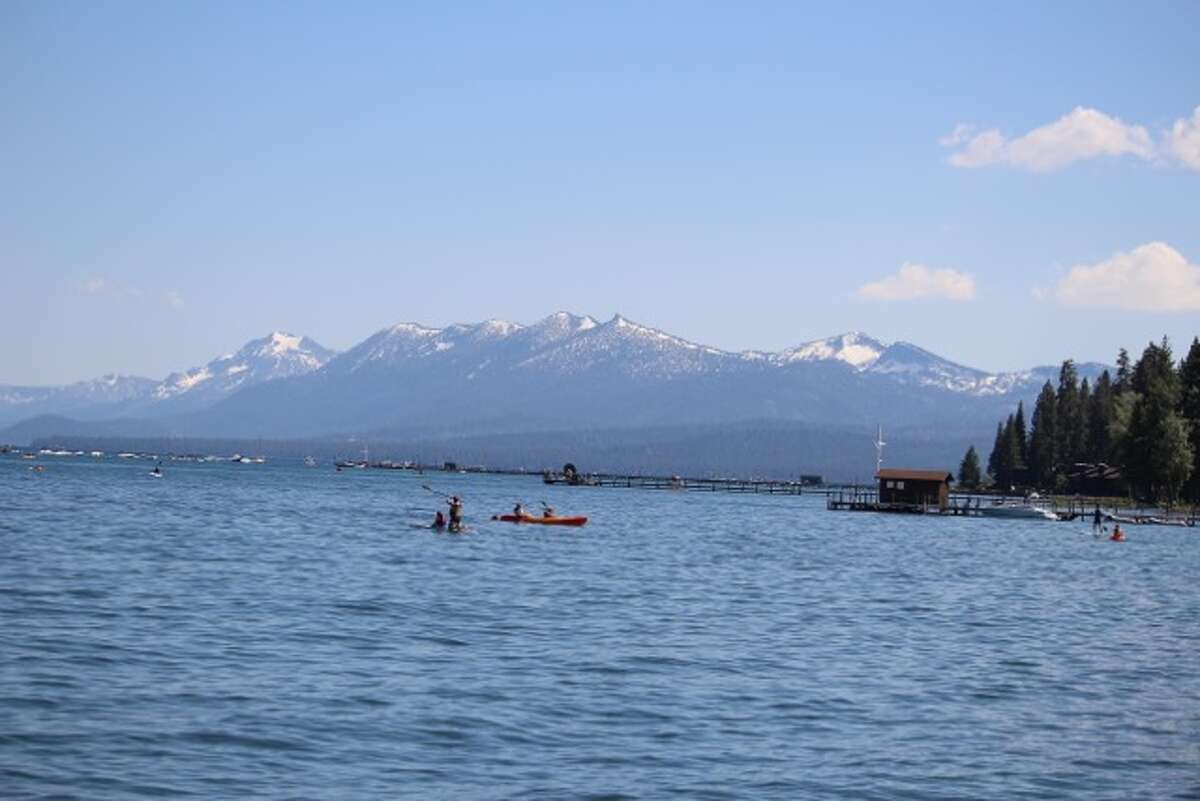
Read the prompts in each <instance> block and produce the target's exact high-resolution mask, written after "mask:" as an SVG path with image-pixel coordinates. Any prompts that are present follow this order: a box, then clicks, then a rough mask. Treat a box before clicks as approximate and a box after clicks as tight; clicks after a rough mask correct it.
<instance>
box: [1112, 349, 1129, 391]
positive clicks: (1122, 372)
mask: <svg viewBox="0 0 1200 801" xmlns="http://www.w3.org/2000/svg"><path fill="white" fill-rule="evenodd" d="M1129 376H1130V369H1129V351H1127V350H1125V349H1124V348H1121V350H1120V351H1118V352H1117V380H1116V381H1114V382H1113V392H1114V393H1116V394H1117V395H1121V394H1123V393H1125V392H1128V391H1129Z"/></svg>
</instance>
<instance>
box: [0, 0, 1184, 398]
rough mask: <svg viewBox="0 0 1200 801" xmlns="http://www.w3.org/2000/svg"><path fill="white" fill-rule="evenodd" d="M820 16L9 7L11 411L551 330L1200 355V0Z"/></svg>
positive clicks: (5, 212) (979, 358)
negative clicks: (963, 285) (224, 368)
mask: <svg viewBox="0 0 1200 801" xmlns="http://www.w3.org/2000/svg"><path fill="white" fill-rule="evenodd" d="M830 5H831V6H836V7H834V8H825V9H822V8H818V7H815V6H813V5H809V4H800V3H778V4H744V3H730V4H727V5H726V6H724V7H712V4H699V3H677V4H676V3H667V2H663V3H653V4H647V3H629V4H621V3H612V4H587V3H543V4H535V3H513V4H508V3H483V4H459V5H454V4H447V3H430V4H428V5H420V4H416V3H410V4H396V3H382V2H381V3H293V2H288V3H284V2H255V3H182V2H181V3H149V2H144V3H121V2H104V3H84V2H72V3H58V2H44V1H43V0H37V1H35V2H19V1H14V0H9V1H8V2H5V3H3V4H0V100H2V105H0V108H2V109H3V110H2V111H0V114H2V122H3V124H0V186H2V187H3V191H2V192H0V308H2V313H0V383H35V384H36V383H56V382H66V381H71V380H77V379H81V378H87V377H93V376H96V375H99V374H101V373H107V372H114V371H115V372H124V373H136V374H142V375H147V376H150V377H160V376H162V375H163V374H165V373H166V372H168V371H170V370H173V369H181V368H186V367H189V366H193V365H196V364H201V363H203V362H205V361H207V360H208V359H210V358H212V357H214V356H216V355H218V354H220V353H223V352H226V351H229V350H232V349H234V348H236V347H238V346H240V345H241V344H242V343H243V342H244V341H246V340H248V339H251V338H253V337H256V336H262V335H264V334H266V333H267V332H269V331H271V330H274V329H283V330H288V331H291V332H294V333H302V334H308V335H310V336H312V337H314V338H316V339H317V340H318V341H320V342H322V343H324V344H326V345H327V346H330V347H334V348H339V349H341V348H346V347H348V346H350V345H352V344H354V343H356V342H358V341H359V340H361V339H363V338H364V337H366V336H368V335H369V334H371V333H372V332H373V331H375V330H377V329H379V328H381V327H383V326H385V325H390V324H393V323H395V322H399V321H402V320H413V321H419V322H423V323H428V324H432V325H442V324H446V323H450V322H456V321H462V322H467V321H478V320H482V319H485V318H489V317H498V318H504V319H510V320H515V321H517V322H532V321H534V320H536V319H538V318H540V317H542V316H545V315H546V314H549V313H551V312H554V311H556V310H559V309H566V310H571V311H576V312H580V313H590V314H592V315H594V316H597V317H602V318H606V317H609V316H611V315H612V314H613V313H615V312H620V313H622V314H623V315H625V316H626V317H629V318H631V319H635V320H638V321H639V322H643V323H646V324H649V325H654V326H657V327H660V328H664V329H666V330H669V331H671V332H672V333H676V334H679V335H681V336H685V337H688V338H691V339H694V340H698V341H701V342H704V343H707V344H712V345H715V346H717V347H722V348H727V349H742V348H756V349H778V348H782V347H785V346H789V345H794V344H798V343H800V342H803V341H806V340H809V339H815V338H818V337H823V336H827V335H831V334H835V333H839V332H842V331H845V330H850V329H859V330H864V331H867V332H869V333H871V334H873V335H875V336H877V337H879V338H881V339H885V340H896V339H904V340H909V341H912V342H915V343H917V344H919V345H922V346H924V347H927V348H929V349H931V350H934V351H936V352H938V353H940V354H942V355H945V356H948V357H950V358H954V359H956V360H958V361H961V362H964V363H967V364H970V365H973V366H978V367H982V368H985V369H993V370H999V369H1013V368H1020V367H1027V366H1031V365H1034V364H1044V363H1055V362H1057V361H1059V360H1061V359H1062V358H1065V357H1074V358H1077V359H1080V360H1109V361H1111V360H1112V358H1113V357H1114V354H1115V351H1116V348H1117V347H1119V346H1120V345H1127V346H1129V347H1130V348H1140V347H1141V346H1142V345H1144V343H1145V342H1146V341H1147V340H1149V339H1157V338H1159V337H1160V336H1162V335H1163V334H1168V335H1170V336H1171V337H1172V338H1173V339H1174V340H1176V342H1177V345H1178V346H1179V347H1180V348H1182V346H1183V345H1184V344H1185V342H1184V340H1186V341H1190V339H1191V336H1192V335H1193V334H1195V333H1198V332H1200V306H1196V305H1195V304H1194V303H1192V302H1191V301H1190V300H1187V299H1188V298H1190V297H1191V296H1190V295H1189V294H1188V293H1189V291H1190V286H1191V285H1190V284H1188V282H1189V281H1191V280H1193V279H1195V278H1196V276H1197V275H1200V267H1197V266H1196V265H1197V264H1200V164H1196V165H1194V166H1193V165H1191V164H1190V163H1189V161H1188V158H1189V157H1188V155H1187V153H1188V151H1187V150H1186V147H1187V146H1188V142H1190V141H1191V139H1190V138H1189V137H1190V136H1191V133H1192V129H1191V128H1190V127H1188V126H1187V125H1185V123H1188V124H1190V119H1191V115H1192V114H1193V110H1194V109H1196V108H1197V106H1200V46H1198V43H1197V33H1198V32H1200V4H1198V3H1195V2H1180V3H1151V4H1138V3H1128V4H1107V3H1096V2H1083V3H1054V4H1048V6H1047V7H1046V8H1044V9H1034V10H1031V11H1029V12H1028V13H1026V14H1024V15H1022V14H1020V13H1014V11H1013V8H1012V6H1011V5H1010V4H999V3H996V4H990V5H986V6H985V5H982V4H975V3H968V4H953V3H939V4H907V3H906V4H878V5H854V6H851V5H848V4H846V5H843V4H830ZM1030 8H1031V9H1033V7H1030ZM1077 107H1083V108H1085V109H1090V110H1095V111H1096V112H1099V113H1100V114H1101V119H1100V120H1099V123H1097V121H1096V119H1089V120H1083V121H1082V122H1081V123H1080V125H1083V126H1084V127H1085V128H1087V130H1084V131H1083V132H1082V133H1081V132H1080V131H1079V130H1074V132H1073V133H1071V132H1068V133H1069V135H1066V141H1065V143H1064V142H1062V141H1059V140H1060V139H1062V137H1061V136H1059V134H1060V133H1061V131H1060V130H1059V129H1057V128H1052V129H1051V130H1049V131H1044V132H1043V133H1042V134H1041V135H1037V136H1034V140H1036V141H1031V142H1030V143H1029V147H1031V148H1033V149H1034V151H1035V152H1034V155H1033V156H1032V157H1029V156H1028V151H1027V150H1022V149H1021V148H1022V147H1023V145H1019V144H1018V143H1017V142H1014V141H1013V140H1016V139H1018V138H1019V137H1022V136H1024V135H1026V134H1029V133H1030V132H1031V131H1033V132H1035V133H1036V129H1039V128H1043V127H1044V126H1052V124H1054V123H1055V122H1056V121H1059V120H1062V119H1063V118H1064V117H1066V116H1067V115H1069V114H1070V113H1071V112H1072V110H1073V109H1075V108H1077ZM1105 115H1107V116H1105ZM1109 117H1111V118H1112V119H1113V120H1115V121H1116V122H1115V123H1114V124H1115V125H1118V126H1120V125H1126V126H1129V127H1130V128H1133V127H1137V126H1140V127H1141V128H1143V129H1144V133H1145V134H1146V135H1147V136H1148V137H1149V142H1150V145H1149V146H1147V145H1145V142H1143V143H1142V144H1141V145H1136V146H1135V145H1129V144H1128V143H1126V144H1121V143H1120V142H1118V144H1117V145H1113V147H1116V148H1117V149H1116V150H1115V151H1109V152H1111V153H1113V154H1110V155H1103V154H1101V155H1096V153H1094V152H1090V151H1088V150H1087V148H1088V146H1089V145H1088V142H1089V141H1091V140H1089V139H1088V137H1089V136H1090V135H1091V134H1090V133H1089V132H1090V131H1092V127H1096V126H1099V127H1100V128H1104V126H1105V125H1107V124H1108V123H1106V122H1105V119H1107V118H1109ZM1197 122H1198V123H1200V117H1197ZM960 123H967V124H969V125H973V126H976V127H975V128H972V129H970V130H968V131H967V132H966V133H965V134H964V135H963V136H962V137H960V140H961V141H958V142H957V143H956V144H954V145H947V144H942V143H939V140H942V139H943V138H945V137H947V136H948V135H949V134H950V133H951V132H952V131H953V130H954V129H955V127H956V126H957V125H959V124H960ZM1176 123H1178V124H1179V125H1180V126H1183V127H1182V128H1181V129H1180V138H1179V142H1180V145H1179V148H1178V149H1177V150H1176V151H1171V150H1170V148H1169V147H1168V144H1167V139H1166V138H1165V137H1166V136H1167V133H1168V132H1169V130H1170V129H1171V128H1172V126H1175V125H1176ZM1088 126H1092V127H1088ZM1109 128H1111V126H1109ZM989 129H996V130H998V131H999V132H1000V134H1001V135H1002V136H1003V137H1005V138H1006V139H1005V140H1006V141H1007V142H1010V143H1011V144H1012V149H1011V150H1003V151H1002V153H1004V154H1011V157H1010V156H1009V155H1004V156H995V155H994V154H993V155H992V156H978V155H971V156H963V155H960V156H959V160H960V162H964V161H966V162H971V163H970V164H969V165H965V166H964V164H963V163H960V164H959V165H956V164H954V163H952V162H951V158H952V157H953V156H954V155H955V154H956V153H960V154H961V153H964V152H966V150H965V149H966V148H967V147H969V146H971V145H972V142H971V138H972V137H975V136H978V135H979V133H980V132H984V131H987V130H989ZM1106 131H1107V133H1105V135H1106V136H1109V138H1110V139H1111V137H1112V135H1113V132H1112V131H1111V130H1108V129H1106ZM1101 133H1104V131H1102V132H1101ZM1117 133H1118V134H1120V131H1118V132H1117ZM1134 133H1135V134H1136V131H1135V132H1134ZM1198 135H1200V134H1198ZM1117 138H1118V139H1121V137H1120V136H1118V137H1117ZM1136 139H1137V136H1133V138H1132V139H1131V140H1130V141H1133V140H1136ZM1106 141H1107V140H1106ZM1121 141H1122V142H1123V141H1125V140H1123V139H1122V140H1121ZM1139 141H1140V140H1139ZM1198 141H1200V140H1198ZM976 144H977V145H978V146H979V147H982V146H983V144H986V143H983V142H981V143H976ZM1147 147H1149V148H1151V149H1152V150H1153V152H1149V151H1148V150H1147ZM1039 148H1041V150H1039ZM1047 148H1048V149H1049V152H1050V153H1051V155H1052V156H1054V155H1055V154H1057V157H1058V158H1059V161H1060V162H1061V161H1062V154H1063V153H1067V154H1068V155H1067V157H1066V160H1067V161H1068V162H1070V163H1067V164H1065V165H1063V164H1061V163H1060V164H1055V165H1053V166H1051V167H1050V168H1046V167H1045V163H1044V161H1041V162H1039V161H1037V159H1039V158H1042V157H1043V156H1045V153H1044V152H1043V151H1044V150H1046V149H1047ZM1122 148H1123V149H1122ZM1139 148H1140V149H1139ZM1077 151H1078V152H1077ZM1135 151H1136V152H1135ZM972 152H974V151H972ZM981 152H982V151H981ZM1172 153H1178V154H1182V155H1178V156H1176V155H1172ZM1022 154H1025V155H1022ZM989 159H990V161H989ZM1035 162H1036V164H1035ZM1030 164H1035V166H1034V167H1033V168H1030ZM1039 164H1040V166H1037V165H1039ZM1154 242H1161V243H1165V244H1166V245H1168V246H1169V248H1170V253H1168V254H1167V256H1164V257H1162V258H1164V259H1166V260H1167V261H1171V260H1172V259H1175V257H1176V256H1179V257H1180V258H1179V259H1175V261H1174V262H1172V263H1171V264H1169V265H1168V266H1167V267H1165V268H1163V269H1168V270H1173V271H1174V272H1173V273H1171V275H1173V276H1174V278H1173V279H1172V280H1178V281H1180V282H1182V283H1180V284H1179V285H1178V287H1179V288H1176V289H1172V290H1169V291H1168V290H1163V291H1161V292H1159V295H1160V297H1158V298H1157V299H1156V298H1154V297H1150V298H1148V299H1141V300H1139V301H1138V303H1136V304H1133V305H1134V306H1135V308H1121V307H1120V306H1121V302H1120V300H1118V301H1113V298H1114V297H1117V298H1118V299H1119V298H1122V297H1125V296H1127V295H1129V293H1128V292H1127V291H1126V290H1124V289H1122V288H1121V285H1119V282H1118V284H1117V285H1108V284H1112V282H1111V281H1109V280H1108V279H1109V278H1111V277H1112V275H1113V273H1112V270H1114V269H1118V268H1119V264H1118V266H1117V267H1113V264H1112V263H1110V260H1111V259H1112V257H1114V255H1119V254H1134V255H1132V256H1129V257H1128V258H1129V259H1132V260H1133V261H1134V262H1135V264H1134V269H1135V272H1134V277H1135V278H1136V279H1137V280H1138V281H1140V282H1141V285H1143V286H1144V285H1145V284H1146V280H1147V276H1151V277H1152V276H1155V275H1159V274H1160V273H1155V272H1154V268H1155V265H1157V264H1158V262H1154V263H1153V264H1149V266H1147V263H1143V262H1145V261H1146V260H1145V259H1142V260H1141V261H1139V258H1138V257H1137V255H1136V253H1135V251H1136V249H1137V248H1139V247H1141V246H1143V245H1147V244H1149V243H1154ZM1156 252H1158V253H1159V254H1160V255H1161V252H1159V251H1156ZM1172 253H1173V254H1175V255H1174V256H1172V255H1171V254H1172ZM1146 258H1147V259H1150V256H1147V257H1146ZM1155 258H1158V257H1157V256H1156V257H1155ZM1150 260H1151V261H1153V259H1150ZM1117 261H1118V262H1119V261H1120V259H1119V258H1118V260H1117ZM906 263H912V264H918V265H925V266H926V267H928V268H929V269H928V270H927V271H925V274H924V276H925V278H927V279H929V280H931V281H932V283H933V285H935V286H942V285H943V284H944V282H943V281H942V280H941V279H942V278H945V277H946V276H949V277H950V278H956V279H959V278H962V277H963V276H965V277H966V280H968V281H969V283H970V291H969V292H967V293H966V294H962V293H960V294H959V296H958V297H918V298H915V299H909V300H896V299H887V298H889V297H903V296H904V293H903V291H901V292H899V294H898V295H897V293H896V292H894V291H892V290H895V289H896V286H897V285H896V284H895V283H894V282H895V281H900V282H901V284H903V282H904V280H913V279H914V276H912V275H909V276H908V277H907V279H903V280H902V277H899V276H898V271H900V269H901V266H902V265H904V264H906ZM1075 265H1085V266H1089V269H1093V268H1094V269H1098V270H1105V271H1107V272H1104V273H1103V274H1093V273H1084V274H1081V275H1078V276H1075V280H1074V284H1075V285H1076V286H1078V285H1079V283H1080V281H1082V282H1083V284H1085V285H1087V286H1085V292H1086V291H1090V289H1088V288H1087V287H1089V286H1092V285H1095V284H1096V283H1097V282H1099V283H1104V282H1105V281H1108V284H1106V286H1107V287H1108V288H1107V290H1105V291H1107V292H1108V295H1107V296H1104V297H1100V298H1098V299H1097V298H1091V299H1086V298H1085V300H1084V302H1082V303H1079V302H1075V303H1070V302H1066V301H1064V298H1067V297H1068V295H1069V294H1070V293H1069V292H1068V290H1067V289H1065V288H1063V287H1062V286H1060V284H1059V282H1062V281H1064V280H1065V279H1067V278H1068V277H1069V276H1068V271H1069V270H1070V268H1071V267H1073V266H1075ZM940 270H953V271H955V272H954V273H953V274H948V273H945V274H944V273H939V272H938V271H940ZM918 271H920V268H918ZM1139 271H1140V272H1139ZM1097 275H1099V276H1100V277H1099V278H1097V279H1096V280H1092V278H1095V277H1096V276H1097ZM889 276H892V277H893V284H887V283H886V279H888V277H889ZM939 276H941V278H939ZM1106 276H1107V277H1106ZM915 278H916V280H917V283H918V284H921V283H922V281H921V278H922V276H921V275H917V276H916V277H915ZM1101 279H1103V280H1101ZM1196 280H1200V279H1196ZM880 282H884V283H883V284H880ZM925 283H926V284H928V283H929V282H928V281H926V282H925ZM870 284H876V285H882V286H884V289H883V290H880V291H878V292H876V293H875V294H871V292H870V291H869V290H864V289H863V287H865V286H867V285H870ZM888 287H890V289H889V288H888ZM1035 291H1037V293H1038V294H1037V296H1035ZM889 292H890V295H889ZM935 294H937V293H936V292H935ZM1101 294H1103V293H1101ZM1135 294H1136V293H1135ZM1151 294H1152V295H1153V293H1152V292H1151ZM1164 295H1166V296H1169V297H1170V298H1176V299H1177V298H1184V301H1181V302H1180V303H1177V304H1175V307H1172V306H1171V304H1170V303H1168V302H1166V300H1164V297H1161V296H1164ZM1071 297H1075V296H1073V295H1072V296H1071ZM1106 298H1107V301H1106ZM1168 299H1169V298H1168ZM1106 302H1107V304H1108V305H1105V303H1106ZM1127 305H1128V304H1127ZM1114 306H1115V307H1114ZM1180 306H1181V307H1182V308H1179V307H1180Z"/></svg>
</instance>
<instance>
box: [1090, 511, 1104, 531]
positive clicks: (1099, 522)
mask: <svg viewBox="0 0 1200 801" xmlns="http://www.w3.org/2000/svg"><path fill="white" fill-rule="evenodd" d="M1103 530H1104V518H1103V517H1102V516H1101V514H1100V507H1099V506H1097V507H1096V511H1095V513H1094V514H1093V515H1092V533H1093V534H1095V535H1096V536H1097V537H1098V536H1100V534H1101V532H1102V531H1103Z"/></svg>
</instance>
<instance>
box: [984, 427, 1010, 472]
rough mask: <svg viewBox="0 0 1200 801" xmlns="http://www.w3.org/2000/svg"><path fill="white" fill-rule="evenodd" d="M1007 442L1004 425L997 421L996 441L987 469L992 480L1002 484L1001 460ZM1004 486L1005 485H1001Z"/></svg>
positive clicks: (993, 444)
mask: <svg viewBox="0 0 1200 801" xmlns="http://www.w3.org/2000/svg"><path fill="white" fill-rule="evenodd" d="M1006 445H1007V442H1006V440H1005V438H1004V425H1003V424H1002V423H996V441H995V442H993V443H992V453H991V455H990V456H988V463H987V471H988V475H989V476H991V477H992V481H994V482H995V483H997V484H1000V460H1001V459H1002V458H1003V456H1002V453H1003V451H1004V448H1005V447H1006ZM1001 486H1003V485H1001Z"/></svg>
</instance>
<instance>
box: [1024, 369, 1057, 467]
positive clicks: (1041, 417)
mask: <svg viewBox="0 0 1200 801" xmlns="http://www.w3.org/2000/svg"><path fill="white" fill-rule="evenodd" d="M1056 400H1057V398H1056V396H1055V393H1054V387H1052V386H1050V382H1049V381H1047V382H1046V384H1045V385H1044V386H1043V387H1042V391H1041V393H1040V394H1039V395H1038V398H1037V403H1035V404H1034V407H1033V419H1032V420H1031V424H1032V425H1031V429H1030V432H1029V481H1030V483H1032V484H1034V485H1036V486H1038V487H1042V488H1049V489H1053V488H1054V486H1055V484H1056V479H1057V473H1058V457H1057V453H1056V449H1057V445H1058V435H1057V432H1056V427H1057V426H1056V422H1057V419H1056V418H1057V412H1056V409H1055V403H1056Z"/></svg>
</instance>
